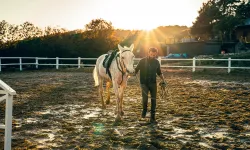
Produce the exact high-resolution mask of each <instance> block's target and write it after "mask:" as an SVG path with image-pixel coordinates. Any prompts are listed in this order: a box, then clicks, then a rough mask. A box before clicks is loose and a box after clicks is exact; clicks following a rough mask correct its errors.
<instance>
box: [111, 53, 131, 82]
mask: <svg viewBox="0 0 250 150" xmlns="http://www.w3.org/2000/svg"><path fill="white" fill-rule="evenodd" d="M126 51H130V50H125V51H122V53H124V52H126ZM130 52H131V51H130ZM117 57H120V53H119V54H117ZM117 57H116V59H115V60H116V65H117V68H118V70H119V71H120V72H121V73H122V81H121V83H120V85H121V84H122V82H123V75H124V74H125V73H126V72H127V68H126V66H125V64H124V61H122V62H121V58H120V59H119V63H118V60H117ZM122 64H123V66H124V67H122ZM123 70H126V71H123Z"/></svg>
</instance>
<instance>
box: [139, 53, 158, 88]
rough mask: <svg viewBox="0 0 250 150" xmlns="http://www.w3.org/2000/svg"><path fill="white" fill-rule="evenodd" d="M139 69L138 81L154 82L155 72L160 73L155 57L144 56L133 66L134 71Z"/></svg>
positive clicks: (144, 82) (143, 82)
mask: <svg viewBox="0 0 250 150" xmlns="http://www.w3.org/2000/svg"><path fill="white" fill-rule="evenodd" d="M139 70H140V83H141V84H150V83H156V74H157V75H161V74H162V73H161V66H160V63H159V61H158V60H157V59H155V58H149V57H144V58H142V59H141V60H140V61H139V63H138V65H137V66H136V68H135V73H137V72H138V71H139Z"/></svg>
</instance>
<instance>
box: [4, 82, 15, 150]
mask: <svg viewBox="0 0 250 150" xmlns="http://www.w3.org/2000/svg"><path fill="white" fill-rule="evenodd" d="M0 88H1V89H0V102H1V101H3V100H5V101H6V106H5V124H0V129H4V130H5V132H4V136H5V138H4V149H5V150H10V149H11V134H12V107H13V95H16V91H15V90H13V89H12V88H11V87H9V86H8V85H7V84H6V83H4V82H3V81H2V80H0Z"/></svg>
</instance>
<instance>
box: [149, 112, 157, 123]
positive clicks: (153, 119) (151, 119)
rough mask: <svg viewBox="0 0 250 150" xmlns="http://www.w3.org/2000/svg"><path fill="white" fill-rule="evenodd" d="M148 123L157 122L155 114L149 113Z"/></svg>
mask: <svg viewBox="0 0 250 150" xmlns="http://www.w3.org/2000/svg"><path fill="white" fill-rule="evenodd" d="M150 123H154V124H157V121H156V120H155V114H152V113H151V116H150Z"/></svg>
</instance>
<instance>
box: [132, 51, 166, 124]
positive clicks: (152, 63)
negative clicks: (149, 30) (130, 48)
mask: <svg viewBox="0 0 250 150" xmlns="http://www.w3.org/2000/svg"><path fill="white" fill-rule="evenodd" d="M157 55H158V50H157V49H156V48H153V47H152V48H149V50H148V56H147V57H145V58H142V59H141V60H140V61H139V63H138V65H137V66H136V68H135V74H137V72H138V71H139V70H140V83H141V89H142V108H143V110H142V114H141V117H142V118H145V117H146V113H147V106H148V92H150V95H151V116H150V122H151V123H157V122H156V119H155V109H156V93H157V83H156V74H157V75H158V76H160V78H161V80H162V82H164V83H166V82H165V80H164V77H163V75H162V72H161V68H160V63H159V61H158V60H157V59H156V57H157Z"/></svg>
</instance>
